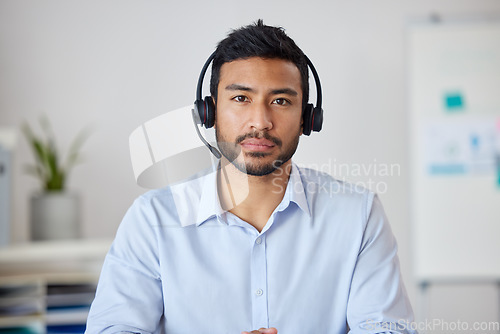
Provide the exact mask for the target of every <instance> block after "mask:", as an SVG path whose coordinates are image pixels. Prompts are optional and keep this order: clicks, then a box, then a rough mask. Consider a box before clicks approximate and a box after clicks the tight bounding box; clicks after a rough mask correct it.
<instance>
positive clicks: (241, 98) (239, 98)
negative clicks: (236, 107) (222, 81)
mask: <svg viewBox="0 0 500 334" xmlns="http://www.w3.org/2000/svg"><path fill="white" fill-rule="evenodd" d="M232 100H235V101H236V102H248V101H249V100H248V97H246V96H244V95H238V96H235V97H233V98H232Z"/></svg>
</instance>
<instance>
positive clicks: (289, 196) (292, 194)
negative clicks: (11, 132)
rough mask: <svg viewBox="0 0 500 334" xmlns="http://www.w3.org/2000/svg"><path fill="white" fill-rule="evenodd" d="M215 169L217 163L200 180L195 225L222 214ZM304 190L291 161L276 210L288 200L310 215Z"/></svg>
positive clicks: (298, 173)
mask: <svg viewBox="0 0 500 334" xmlns="http://www.w3.org/2000/svg"><path fill="white" fill-rule="evenodd" d="M217 170H218V168H217V165H214V167H213V168H212V170H211V171H210V172H209V173H208V174H206V175H205V176H204V180H203V181H202V182H201V184H202V187H203V188H202V191H201V197H200V203H199V206H198V215H197V218H196V226H199V225H201V224H203V223H204V222H205V221H207V220H208V219H209V218H211V217H214V216H217V217H220V216H221V215H222V214H224V210H223V209H222V207H221V205H220V201H219V195H218V191H217ZM305 190H306V189H305V188H304V184H303V182H302V177H301V174H300V170H299V168H298V167H297V165H296V164H295V163H293V162H292V170H291V173H290V178H289V179H288V184H287V187H286V190H285V195H284V196H283V200H282V201H281V203H280V204H279V205H278V207H277V210H278V211H283V210H285V209H286V208H287V207H288V206H289V205H290V202H294V203H295V204H297V206H298V207H299V208H300V209H301V210H302V211H304V213H306V214H307V215H309V216H311V211H310V209H309V204H308V202H307V198H306V192H305Z"/></svg>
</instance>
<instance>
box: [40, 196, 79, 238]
mask: <svg viewBox="0 0 500 334" xmlns="http://www.w3.org/2000/svg"><path fill="white" fill-rule="evenodd" d="M79 222H80V198H79V196H78V195H77V194H73V193H68V192H47V193H42V194H37V195H33V196H32V197H31V239H32V240H52V239H76V238H78V237H79V236H80V223H79Z"/></svg>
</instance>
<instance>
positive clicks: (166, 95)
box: [0, 0, 500, 316]
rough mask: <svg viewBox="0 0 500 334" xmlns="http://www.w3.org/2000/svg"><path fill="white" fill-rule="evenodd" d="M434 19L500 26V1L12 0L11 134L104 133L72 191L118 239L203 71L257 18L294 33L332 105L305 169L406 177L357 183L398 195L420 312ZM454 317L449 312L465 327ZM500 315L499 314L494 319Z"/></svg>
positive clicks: (7, 26)
mask: <svg viewBox="0 0 500 334" xmlns="http://www.w3.org/2000/svg"><path fill="white" fill-rule="evenodd" d="M431 12H438V13H441V14H442V15H444V17H445V18H446V16H447V15H453V16H465V17H467V16H475V15H479V16H480V15H482V14H485V13H487V14H490V15H491V14H492V13H497V14H500V2H498V1H497V0H470V1H465V0H439V1H436V0H418V1H417V0H415V1H402V0H379V1H376V0H372V1H360V0H349V1H347V0H335V1H322V0H312V1H285V0H278V1H274V2H271V1H264V0H256V1H244V2H236V1H229V0H227V1H214V2H208V1H201V0H198V1H184V2H180V1H178V2H173V1H122V0H120V1H117V0H115V1H95V0H94V1H66V0H51V1H35V0H32V1H29V0H24V1H18V0H1V1H0V125H3V126H5V125H11V126H16V127H19V125H20V124H21V122H22V121H23V120H25V119H26V120H28V121H30V122H32V123H34V122H35V120H36V118H37V117H38V116H39V115H40V114H41V113H45V114H47V115H48V116H49V118H50V119H51V120H52V122H53V126H54V128H55V129H56V131H57V132H58V133H57V135H58V137H59V140H60V142H61V143H63V144H64V143H68V142H69V141H70V140H71V139H72V137H73V136H74V134H75V133H76V132H77V131H78V130H80V129H81V128H82V127H83V126H85V125H87V124H94V125H95V126H96V131H95V133H94V135H93V136H92V137H91V138H90V140H89V141H88V143H87V145H86V146H85V149H84V152H85V158H86V162H85V163H84V164H82V165H80V166H77V167H76V169H75V170H74V173H73V174H72V175H71V177H70V188H71V189H72V190H74V191H77V192H79V193H80V194H81V195H82V197H83V201H84V203H83V204H84V209H85V210H84V213H85V214H84V217H83V224H84V235H85V236H86V237H95V236H112V235H114V232H115V230H116V228H117V226H118V224H119V222H120V220H121V217H122V216H123V214H124V212H125V210H126V209H127V208H128V206H129V205H130V203H131V201H132V200H133V199H134V198H135V197H136V196H137V195H138V194H140V193H141V192H142V191H143V190H142V189H140V188H139V187H138V186H136V185H135V183H134V179H133V173H132V169H131V164H130V158H129V156H128V136H129V134H130V133H131V131H132V130H133V129H135V128H136V127H137V126H138V125H140V124H142V123H143V122H144V121H146V120H149V119H151V118H153V117H155V116H157V115H159V114H162V113H164V112H166V111H169V110H173V109H175V108H177V107H180V106H185V105H187V104H189V103H192V101H193V100H194V97H195V86H196V80H197V78H198V74H199V71H200V69H201V66H202V64H203V62H204V61H205V59H206V58H207V57H208V55H209V54H210V53H211V52H212V51H213V49H214V47H215V45H216V43H217V42H218V41H219V40H220V39H222V38H224V37H225V35H226V33H227V32H228V31H229V30H230V29H231V28H235V27H239V26H241V25H245V24H248V23H250V22H252V21H254V20H256V19H257V18H263V19H264V22H265V23H267V24H271V25H281V26H283V27H285V28H286V29H287V31H288V33H289V35H290V36H291V37H292V38H294V39H295V41H296V42H297V44H298V45H299V46H300V47H301V48H302V49H303V50H304V52H305V53H306V54H308V56H309V57H310V58H311V59H312V60H313V62H314V64H315V66H316V68H317V70H318V71H319V74H320V77H321V80H322V84H323V93H324V110H325V123H324V127H323V131H322V132H321V133H320V134H313V135H312V136H311V137H309V138H303V139H302V140H301V144H300V148H299V151H298V153H297V155H296V161H299V162H304V163H306V162H315V163H317V164H320V165H322V164H328V163H330V162H331V163H337V164H348V166H350V167H351V168H353V167H354V166H355V165H356V164H363V165H364V166H367V167H369V166H372V167H373V166H375V167H380V166H381V165H383V164H398V165H399V166H400V173H396V175H392V176H380V175H373V173H369V175H362V176H360V177H352V178H351V179H353V180H362V181H365V182H367V181H369V179H371V180H372V181H374V182H377V184H378V185H379V186H380V187H382V186H383V185H387V191H386V192H384V193H383V194H381V197H382V200H383V203H384V204H385V208H386V211H387V214H388V216H389V218H390V221H391V223H392V226H393V231H394V233H395V234H396V237H397V238H398V241H399V244H400V258H401V263H402V270H403V275H404V277H405V280H406V283H407V286H408V289H409V291H410V293H411V296H412V299H414V300H415V296H416V289H415V287H414V281H413V280H412V275H411V249H410V245H409V240H410V238H409V220H410V214H409V196H410V194H409V173H408V168H409V166H408V156H409V154H408V136H407V132H408V131H407V130H408V124H407V101H406V96H407V92H406V79H407V78H406V72H405V71H406V59H405V52H406V50H405V48H406V44H405V43H406V39H405V38H406V35H405V33H406V30H405V27H406V25H407V23H408V22H409V20H410V19H411V18H419V17H420V18H422V17H424V16H427V15H428V14H430V13H431ZM18 148H19V150H18V152H17V156H16V166H17V169H18V172H17V174H16V175H15V189H14V221H15V225H14V227H13V235H12V237H13V240H14V241H16V242H17V241H23V240H26V239H27V237H28V218H29V212H28V198H29V195H30V194H31V193H32V192H34V191H35V190H36V189H37V184H36V182H35V180H34V179H31V178H30V176H27V175H25V174H24V173H22V171H21V169H22V165H24V164H25V163H27V162H30V161H31V156H30V152H29V148H28V146H27V144H26V142H25V141H24V139H22V138H21V140H20V142H19V147H18ZM330 165H331V164H330ZM381 189H385V188H381ZM444 299H446V298H444ZM444 299H443V300H444ZM454 306H455V305H454V303H453V302H450V303H449V304H446V303H444V304H443V305H442V306H440V307H442V309H443V310H444V309H446V310H447V311H449V312H450V313H451V314H452V315H451V316H453V307H454ZM495 307H496V305H495V303H494V301H493V302H491V303H490V304H488V305H486V306H484V310H486V309H488V310H490V312H492V311H491V309H494V308H495ZM450 308H451V311H450ZM476 311H477V310H476ZM482 311H483V310H479V311H477V312H482ZM450 313H448V314H450ZM493 314H494V313H493Z"/></svg>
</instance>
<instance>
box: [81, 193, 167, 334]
mask: <svg viewBox="0 0 500 334" xmlns="http://www.w3.org/2000/svg"><path fill="white" fill-rule="evenodd" d="M146 202H147V201H145V200H144V199H142V198H139V199H137V200H136V201H135V202H134V204H133V205H132V206H131V208H130V209H129V210H128V212H127V213H126V215H125V217H124V218H123V221H122V223H121V224H120V227H119V229H118V232H117V234H116V238H115V240H114V241H113V244H112V246H111V249H110V250H109V252H108V254H107V255H106V258H105V261H104V264H103V268H102V271H101V276H100V278H99V284H98V287H97V291H96V297H95V299H94V301H93V303H92V306H91V309H90V312H89V316H88V319H87V329H86V333H92V334H94V333H106V334H107V333H141V334H149V333H156V332H157V330H158V327H159V324H160V320H161V317H162V314H163V297H162V285H161V279H160V274H159V260H158V250H157V249H158V247H157V245H158V243H157V236H156V230H155V228H158V227H157V226H158V224H154V223H152V219H154V215H153V212H150V211H152V210H148V209H147V203H146ZM155 226H156V227H155Z"/></svg>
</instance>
